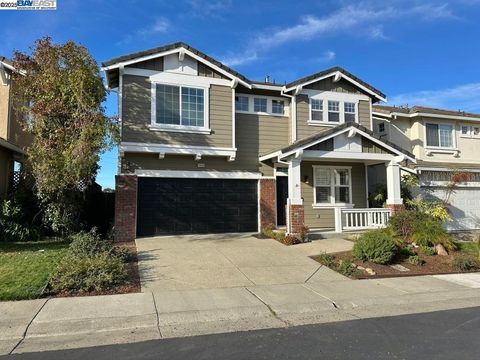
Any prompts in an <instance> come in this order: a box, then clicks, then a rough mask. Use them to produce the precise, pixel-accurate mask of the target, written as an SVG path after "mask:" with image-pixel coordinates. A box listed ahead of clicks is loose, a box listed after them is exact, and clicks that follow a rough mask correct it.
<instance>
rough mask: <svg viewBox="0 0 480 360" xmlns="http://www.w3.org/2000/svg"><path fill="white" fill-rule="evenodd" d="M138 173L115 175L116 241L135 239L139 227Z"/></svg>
mask: <svg viewBox="0 0 480 360" xmlns="http://www.w3.org/2000/svg"><path fill="white" fill-rule="evenodd" d="M137 185H138V179H137V176H136V175H117V176H116V177H115V232H114V239H115V241H116V242H129V241H135V237H136V228H137Z"/></svg>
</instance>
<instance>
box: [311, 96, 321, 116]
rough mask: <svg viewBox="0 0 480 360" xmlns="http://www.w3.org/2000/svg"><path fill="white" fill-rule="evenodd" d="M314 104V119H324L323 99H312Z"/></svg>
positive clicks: (312, 104)
mask: <svg viewBox="0 0 480 360" xmlns="http://www.w3.org/2000/svg"><path fill="white" fill-rule="evenodd" d="M310 103H311V106H312V120H313V121H323V100H318V99H310Z"/></svg>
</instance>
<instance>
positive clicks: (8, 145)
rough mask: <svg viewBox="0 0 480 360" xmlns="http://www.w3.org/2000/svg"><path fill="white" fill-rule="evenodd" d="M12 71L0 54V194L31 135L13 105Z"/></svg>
mask: <svg viewBox="0 0 480 360" xmlns="http://www.w3.org/2000/svg"><path fill="white" fill-rule="evenodd" d="M14 71H15V68H14V67H13V64H12V63H11V61H9V60H8V59H6V58H5V57H3V56H0V196H1V195H4V194H5V193H6V192H7V190H8V187H9V182H10V181H11V176H12V174H13V171H14V169H15V165H17V167H20V165H21V163H22V162H23V161H24V157H25V149H26V147H27V146H28V145H29V144H30V143H31V136H30V135H29V134H27V133H25V132H24V131H23V127H22V121H23V116H24V114H21V113H20V112H19V111H18V109H16V108H15V106H14V105H15V104H14V99H13V96H12V86H14V84H13V82H12V73H13V72H14Z"/></svg>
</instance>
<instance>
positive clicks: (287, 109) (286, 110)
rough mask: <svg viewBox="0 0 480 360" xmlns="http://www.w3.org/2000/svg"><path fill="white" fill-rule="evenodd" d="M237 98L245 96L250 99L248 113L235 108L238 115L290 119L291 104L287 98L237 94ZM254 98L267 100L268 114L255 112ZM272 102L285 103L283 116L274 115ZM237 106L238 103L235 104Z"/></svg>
mask: <svg viewBox="0 0 480 360" xmlns="http://www.w3.org/2000/svg"><path fill="white" fill-rule="evenodd" d="M235 96H244V97H247V98H248V111H243V110H237V109H236V107H235V112H236V113H238V114H255V115H268V116H278V117H288V116H289V115H290V103H289V101H288V99H287V98H282V97H274V96H264V95H255V94H242V93H237V94H235ZM254 98H259V99H267V112H263V111H260V112H259V111H254V110H253V109H254V105H253V103H254V100H253V99H254ZM272 100H279V101H283V102H284V107H283V111H284V113H283V114H278V113H274V112H273V111H272ZM234 105H236V102H235V104H234Z"/></svg>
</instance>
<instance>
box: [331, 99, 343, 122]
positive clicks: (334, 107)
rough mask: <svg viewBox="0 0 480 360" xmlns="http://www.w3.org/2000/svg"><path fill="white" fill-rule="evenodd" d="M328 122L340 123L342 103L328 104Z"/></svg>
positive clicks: (332, 102) (333, 102)
mask: <svg viewBox="0 0 480 360" xmlns="http://www.w3.org/2000/svg"><path fill="white" fill-rule="evenodd" d="M328 121H330V122H340V102H339V101H329V102H328Z"/></svg>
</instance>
